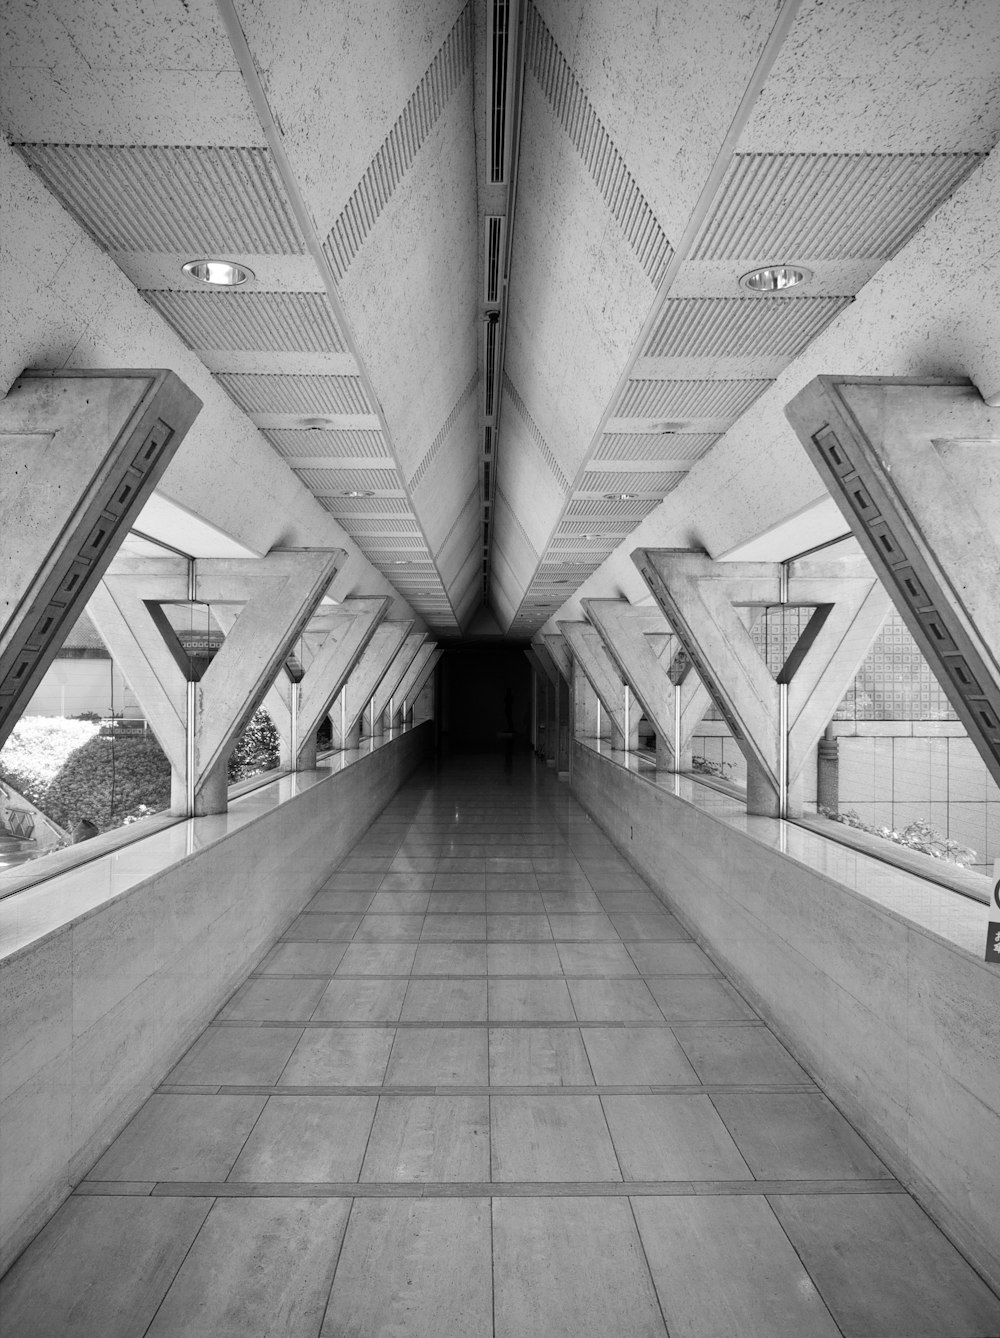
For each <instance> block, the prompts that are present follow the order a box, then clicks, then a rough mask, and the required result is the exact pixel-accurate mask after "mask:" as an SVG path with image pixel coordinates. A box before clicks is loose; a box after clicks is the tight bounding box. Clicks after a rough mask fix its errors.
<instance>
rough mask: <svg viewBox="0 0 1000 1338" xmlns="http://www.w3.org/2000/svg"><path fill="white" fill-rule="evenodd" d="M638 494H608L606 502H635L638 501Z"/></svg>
mask: <svg viewBox="0 0 1000 1338" xmlns="http://www.w3.org/2000/svg"><path fill="white" fill-rule="evenodd" d="M638 496H639V494H638V493H637V492H606V493H605V494H604V500H605V501H606V502H634V501H636V500H637V499H638Z"/></svg>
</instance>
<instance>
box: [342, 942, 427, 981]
mask: <svg viewBox="0 0 1000 1338" xmlns="http://www.w3.org/2000/svg"><path fill="white" fill-rule="evenodd" d="M416 951H417V945H416V944H415V943H351V944H349V945H348V947H347V950H346V952H345V953H344V955H343V957H342V958H341V961H340V965H339V966H338V967H337V975H338V976H405V975H407V974H408V973H409V972H410V971H411V969H412V967H413V959H414V956H415V955H416Z"/></svg>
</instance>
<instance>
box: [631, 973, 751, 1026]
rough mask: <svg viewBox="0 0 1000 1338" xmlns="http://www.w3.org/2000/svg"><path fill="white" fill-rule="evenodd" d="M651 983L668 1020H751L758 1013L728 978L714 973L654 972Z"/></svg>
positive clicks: (650, 987) (650, 988)
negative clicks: (676, 974) (699, 974)
mask: <svg viewBox="0 0 1000 1338" xmlns="http://www.w3.org/2000/svg"><path fill="white" fill-rule="evenodd" d="M648 984H649V990H650V993H651V994H652V996H653V998H654V999H655V1000H656V1002H657V1003H658V1004H659V1006H660V1011H661V1012H662V1014H663V1016H664V1017H665V1018H666V1019H667V1021H668V1022H736V1021H741V1020H742V1021H752V1020H753V1019H755V1018H756V1016H757V1014H756V1013H755V1012H754V1011H753V1009H752V1008H751V1007H750V1005H749V1004H747V1003H745V1002H744V1001H743V999H742V998H741V997H740V996H739V995H738V994H737V992H736V991H735V990H734V989H733V987H732V985H730V983H729V981H728V980H721V979H719V978H717V977H715V976H654V977H653V978H652V979H651V980H650V981H649V982H648Z"/></svg>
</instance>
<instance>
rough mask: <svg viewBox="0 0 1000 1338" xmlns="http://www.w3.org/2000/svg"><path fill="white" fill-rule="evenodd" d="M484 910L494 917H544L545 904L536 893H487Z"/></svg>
mask: <svg viewBox="0 0 1000 1338" xmlns="http://www.w3.org/2000/svg"><path fill="white" fill-rule="evenodd" d="M486 909H487V911H492V912H493V914H494V915H544V914H545V903H544V902H543V901H542V898H541V896H540V895H539V893H537V892H487V893H486Z"/></svg>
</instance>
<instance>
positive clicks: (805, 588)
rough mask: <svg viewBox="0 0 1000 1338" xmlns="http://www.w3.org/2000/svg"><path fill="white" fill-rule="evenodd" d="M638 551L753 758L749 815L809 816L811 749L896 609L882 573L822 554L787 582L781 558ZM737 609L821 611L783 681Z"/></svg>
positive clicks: (684, 643)
mask: <svg viewBox="0 0 1000 1338" xmlns="http://www.w3.org/2000/svg"><path fill="white" fill-rule="evenodd" d="M632 557H633V561H634V562H635V563H636V566H637V567H638V568H639V570H640V572H641V573H642V575H643V578H644V579H645V581H646V583H647V585H648V586H649V588H650V590H651V591H652V592H653V594H654V595H655V597H656V599H657V602H658V603H659V604H660V606H661V608H662V609H663V612H664V613H665V614H666V616H667V619H668V620H669V622H670V624H671V625H672V626H673V628H674V630H675V631H676V633H677V635H678V637H679V638H680V642H681V645H682V646H683V647H684V649H685V651H687V653H688V655H689V656H690V658H691V661H692V663H693V665H694V667H695V669H696V671H697V672H698V674H699V676H700V678H701V679H702V682H703V683H704V685H705V687H706V688H707V690H708V692H709V693H710V695H711V697H712V700H713V701H714V703H715V705H716V707H717V708H718V710H719V711H720V713H721V714H722V716H723V718H724V719H725V721H726V723H727V724H728V725H729V728H730V730H731V732H732V735H733V738H734V740H735V741H736V743H737V744H738V745H739V747H740V750H741V751H742V752H743V755H744V756H745V757H746V759H747V769H748V777H747V807H748V811H749V812H752V813H763V814H766V815H770V816H778V815H779V814H780V815H783V814H784V813H785V812H788V813H789V814H794V813H797V812H799V811H800V810H801V794H800V786H799V784H798V782H799V781H800V778H801V773H802V769H803V767H804V765H805V762H806V760H807V758H808V756H809V752H810V750H811V749H812V748H813V747H814V746H815V744H816V742H817V740H818V739H819V737H820V735H821V734H822V732H823V730H824V729H825V728H826V725H827V724H828V723H829V721H830V718H831V717H832V715H833V712H834V711H835V710H836V708H837V706H838V704H839V703H840V701H841V700H842V699H843V696H844V693H845V692H846V691H847V689H848V688H849V687H850V684H851V682H852V681H853V678H854V675H855V674H856V673H857V671H858V669H859V668H860V666H861V664H862V663H863V661H864V658H865V656H866V655H867V653H868V651H869V649H870V648H871V645H872V642H873V641H874V639H875V637H876V636H877V635H878V632H879V630H880V628H881V626H882V623H883V622H884V620H885V616H886V614H887V613H888V610H889V601H888V599H887V598H886V597H885V595H884V593H883V592H882V590H881V588H880V587H879V584H878V581H877V578H876V577H875V574H874V572H872V570H871V568H870V566H869V565H868V564H867V562H865V561H864V559H860V558H849V559H820V558H817V559H812V560H805V561H802V562H798V563H795V564H794V566H793V568H792V569H791V571H790V572H789V573H788V575H787V578H786V579H784V580H783V571H782V567H781V564H780V563H772V562H714V561H713V560H712V559H711V558H710V557H709V556H708V555H707V554H705V553H698V552H692V551H690V550H687V549H640V550H637V551H636V552H635V553H633V555H632ZM735 605H740V606H743V607H744V608H750V609H752V608H753V607H755V606H757V607H763V608H766V607H774V606H778V605H787V606H804V607H811V608H813V609H814V613H813V616H812V617H811V619H810V621H809V623H808V624H807V626H806V629H805V631H804V633H803V634H802V636H801V638H800V639H799V641H798V643H797V645H796V646H795V648H794V649H793V651H792V653H791V655H790V656H789V658H788V660H787V662H786V664H785V666H784V668H783V669H782V671H781V673H780V674H779V675H778V677H777V678H775V676H774V675H773V674H772V673H771V672H770V670H769V669H768V667H767V664H766V663H765V660H764V658H763V656H762V654H761V652H760V651H759V650H758V648H757V646H756V645H755V644H754V642H753V639H752V638H751V635H750V632H749V630H748V627H747V625H746V622H747V619H746V615H745V614H744V616H743V617H742V618H741V616H740V614H739V613H738V612H737V609H736V607H734V606H735ZM785 716H787V727H786V728H785V729H784V730H783V728H782V722H783V717H785ZM783 789H784V790H785V792H786V793H785V794H784V795H783V794H782V790H783Z"/></svg>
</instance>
